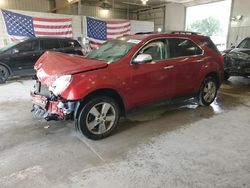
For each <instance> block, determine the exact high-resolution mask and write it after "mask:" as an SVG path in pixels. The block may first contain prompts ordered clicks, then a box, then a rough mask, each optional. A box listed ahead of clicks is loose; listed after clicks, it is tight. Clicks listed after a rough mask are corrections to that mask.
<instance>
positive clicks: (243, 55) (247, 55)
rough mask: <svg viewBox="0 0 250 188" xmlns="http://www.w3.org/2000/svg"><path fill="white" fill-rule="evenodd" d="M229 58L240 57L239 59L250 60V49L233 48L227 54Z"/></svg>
mask: <svg viewBox="0 0 250 188" xmlns="http://www.w3.org/2000/svg"><path fill="white" fill-rule="evenodd" d="M228 55H229V56H230V57H231V58H234V59H241V60H250V49H239V48H236V49H233V50H232V51H231V52H230V53H229V54H228Z"/></svg>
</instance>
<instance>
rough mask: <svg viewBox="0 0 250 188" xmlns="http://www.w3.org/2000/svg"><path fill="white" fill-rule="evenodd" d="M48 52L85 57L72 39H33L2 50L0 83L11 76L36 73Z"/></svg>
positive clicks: (0, 55) (78, 45)
mask: <svg viewBox="0 0 250 188" xmlns="http://www.w3.org/2000/svg"><path fill="white" fill-rule="evenodd" d="M47 50H50V51H51V50H52V51H59V52H64V53H70V54H77V55H83V52H82V47H81V45H80V44H79V42H78V41H77V40H74V39H70V38H32V39H28V40H25V41H23V42H20V43H17V44H10V45H8V46H5V47H4V48H1V49H0V83H4V82H5V81H6V80H7V79H8V78H9V77H10V76H24V75H32V74H34V73H35V71H34V69H33V68H34V64H35V63H36V61H37V60H38V59H39V57H40V56H41V55H42V54H43V53H44V52H45V51H47Z"/></svg>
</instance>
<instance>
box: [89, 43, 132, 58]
mask: <svg viewBox="0 0 250 188" xmlns="http://www.w3.org/2000/svg"><path fill="white" fill-rule="evenodd" d="M135 45H136V43H133V42H130V40H128V41H127V40H118V39H115V40H112V41H109V42H106V43H104V44H103V45H101V46H100V47H99V48H98V49H96V50H94V51H92V52H90V53H89V54H88V55H87V58H90V59H98V60H103V61H108V62H109V63H112V62H115V61H117V60H119V59H121V58H122V57H123V56H125V55H126V54H127V53H128V52H129V50H130V49H131V48H132V47H133V46H135Z"/></svg>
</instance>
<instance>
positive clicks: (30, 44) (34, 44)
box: [16, 40, 38, 52]
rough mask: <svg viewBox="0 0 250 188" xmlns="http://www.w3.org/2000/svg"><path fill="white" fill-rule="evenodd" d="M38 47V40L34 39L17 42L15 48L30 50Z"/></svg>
mask: <svg viewBox="0 0 250 188" xmlns="http://www.w3.org/2000/svg"><path fill="white" fill-rule="evenodd" d="M37 47H38V41H36V40H34V41H29V42H25V43H22V44H19V45H18V46H17V47H16V49H17V50H18V51H19V52H32V51H35V50H37Z"/></svg>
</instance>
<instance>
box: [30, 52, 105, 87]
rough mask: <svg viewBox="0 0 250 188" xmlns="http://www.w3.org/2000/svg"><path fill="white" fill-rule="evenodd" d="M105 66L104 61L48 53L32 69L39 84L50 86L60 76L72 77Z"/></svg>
mask: <svg viewBox="0 0 250 188" xmlns="http://www.w3.org/2000/svg"><path fill="white" fill-rule="evenodd" d="M107 66H108V64H107V63H106V62H104V61H99V60H94V59H88V58H85V57H83V56H78V55H71V54H64V53H60V52H50V51H48V52H45V53H44V54H43V55H42V56H41V57H40V58H39V59H38V61H37V62H36V64H35V67H34V69H35V70H36V71H37V77H38V79H39V80H40V81H41V82H43V83H45V84H47V85H51V84H52V83H53V81H54V80H55V79H56V78H58V77H60V76H62V75H68V74H71V75H72V74H76V73H80V72H85V71H90V70H95V69H100V68H105V67H107Z"/></svg>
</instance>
